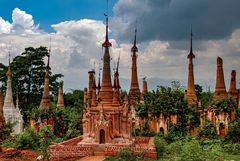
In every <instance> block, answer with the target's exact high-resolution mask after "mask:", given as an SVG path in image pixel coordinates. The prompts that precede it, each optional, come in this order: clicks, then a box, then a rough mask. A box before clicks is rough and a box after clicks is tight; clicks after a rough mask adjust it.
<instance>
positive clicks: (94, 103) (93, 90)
mask: <svg viewBox="0 0 240 161" xmlns="http://www.w3.org/2000/svg"><path fill="white" fill-rule="evenodd" d="M96 88H97V86H96V81H95V75H93V85H92V102H91V106H96V105H97V95H96Z"/></svg>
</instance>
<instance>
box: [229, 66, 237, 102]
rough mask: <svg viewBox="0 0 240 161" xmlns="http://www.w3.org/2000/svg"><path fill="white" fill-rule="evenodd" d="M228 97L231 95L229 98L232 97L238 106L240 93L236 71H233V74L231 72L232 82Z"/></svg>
mask: <svg viewBox="0 0 240 161" xmlns="http://www.w3.org/2000/svg"><path fill="white" fill-rule="evenodd" d="M228 95H229V97H232V98H233V99H234V100H235V101H236V103H237V104H238V100H239V93H238V90H237V88H236V70H232V72H231V81H230V87H229V91H228Z"/></svg>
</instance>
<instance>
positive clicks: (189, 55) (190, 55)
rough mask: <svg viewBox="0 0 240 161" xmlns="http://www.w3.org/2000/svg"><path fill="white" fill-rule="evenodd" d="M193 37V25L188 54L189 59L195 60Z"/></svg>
mask: <svg viewBox="0 0 240 161" xmlns="http://www.w3.org/2000/svg"><path fill="white" fill-rule="evenodd" d="M192 36H193V34H192V25H191V34H190V37H191V40H190V53H189V54H188V59H193V58H195V55H194V54H193V49H192Z"/></svg>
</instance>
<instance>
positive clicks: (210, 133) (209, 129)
mask: <svg viewBox="0 0 240 161" xmlns="http://www.w3.org/2000/svg"><path fill="white" fill-rule="evenodd" d="M198 137H199V138H208V139H215V138H217V131H216V128H215V126H214V125H213V124H212V123H211V121H207V123H206V125H205V126H204V127H203V128H200V129H199V130H198Z"/></svg>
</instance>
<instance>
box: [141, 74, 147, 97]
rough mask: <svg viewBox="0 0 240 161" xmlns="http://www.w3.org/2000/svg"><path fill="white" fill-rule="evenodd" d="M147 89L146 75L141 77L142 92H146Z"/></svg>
mask: <svg viewBox="0 0 240 161" xmlns="http://www.w3.org/2000/svg"><path fill="white" fill-rule="evenodd" d="M147 91H148V85H147V77H144V78H143V85H142V94H146V93H147Z"/></svg>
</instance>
